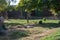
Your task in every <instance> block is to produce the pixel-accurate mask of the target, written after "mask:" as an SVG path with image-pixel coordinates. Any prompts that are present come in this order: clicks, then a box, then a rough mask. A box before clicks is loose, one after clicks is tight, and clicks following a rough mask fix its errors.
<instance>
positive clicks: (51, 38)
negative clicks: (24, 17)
mask: <svg viewBox="0 0 60 40" xmlns="http://www.w3.org/2000/svg"><path fill="white" fill-rule="evenodd" d="M59 30H60V28H56V32H54V33H52V34H49V35H48V36H45V37H42V38H41V40H60V31H59Z"/></svg>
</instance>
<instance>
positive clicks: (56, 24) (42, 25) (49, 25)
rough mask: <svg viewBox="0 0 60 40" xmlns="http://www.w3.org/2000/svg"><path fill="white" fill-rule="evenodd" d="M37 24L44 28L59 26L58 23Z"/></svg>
mask: <svg viewBox="0 0 60 40" xmlns="http://www.w3.org/2000/svg"><path fill="white" fill-rule="evenodd" d="M38 25H39V27H45V28H50V29H51V28H57V27H60V24H59V23H43V24H38ZM38 25H37V26H38Z"/></svg>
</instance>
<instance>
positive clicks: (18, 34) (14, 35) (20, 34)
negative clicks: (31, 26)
mask: <svg viewBox="0 0 60 40" xmlns="http://www.w3.org/2000/svg"><path fill="white" fill-rule="evenodd" d="M26 36H28V33H27V32H26V31H14V32H12V33H11V35H10V37H11V38H21V37H26Z"/></svg>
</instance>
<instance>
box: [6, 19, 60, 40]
mask: <svg viewBox="0 0 60 40" xmlns="http://www.w3.org/2000/svg"><path fill="white" fill-rule="evenodd" d="M40 20H41V19H37V20H29V22H30V24H33V23H35V24H37V25H36V27H34V28H21V29H22V30H25V31H27V32H28V33H26V32H17V34H16V32H13V33H12V35H11V36H12V37H14V38H16V37H19V38H18V39H21V37H24V36H25V35H26V34H28V35H29V36H30V35H34V34H40V33H42V32H43V31H45V30H48V29H50V28H56V27H59V26H60V24H58V23H59V21H60V20H46V21H43V20H42V21H43V24H38V23H39V21H40ZM5 23H6V25H8V27H9V25H11V27H13V26H16V25H26V24H27V21H26V20H21V19H16V20H15V19H9V20H7V21H5ZM56 30H57V32H56V33H52V34H49V35H48V36H45V37H42V38H41V40H56V39H58V38H60V36H59V35H60V31H59V30H60V28H59V29H57V28H56ZM18 35H21V36H18ZM57 35H58V36H57ZM27 37H28V36H27Z"/></svg>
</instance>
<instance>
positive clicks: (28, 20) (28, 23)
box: [27, 13, 29, 24]
mask: <svg viewBox="0 0 60 40" xmlns="http://www.w3.org/2000/svg"><path fill="white" fill-rule="evenodd" d="M27 24H29V13H28V14H27Z"/></svg>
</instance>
